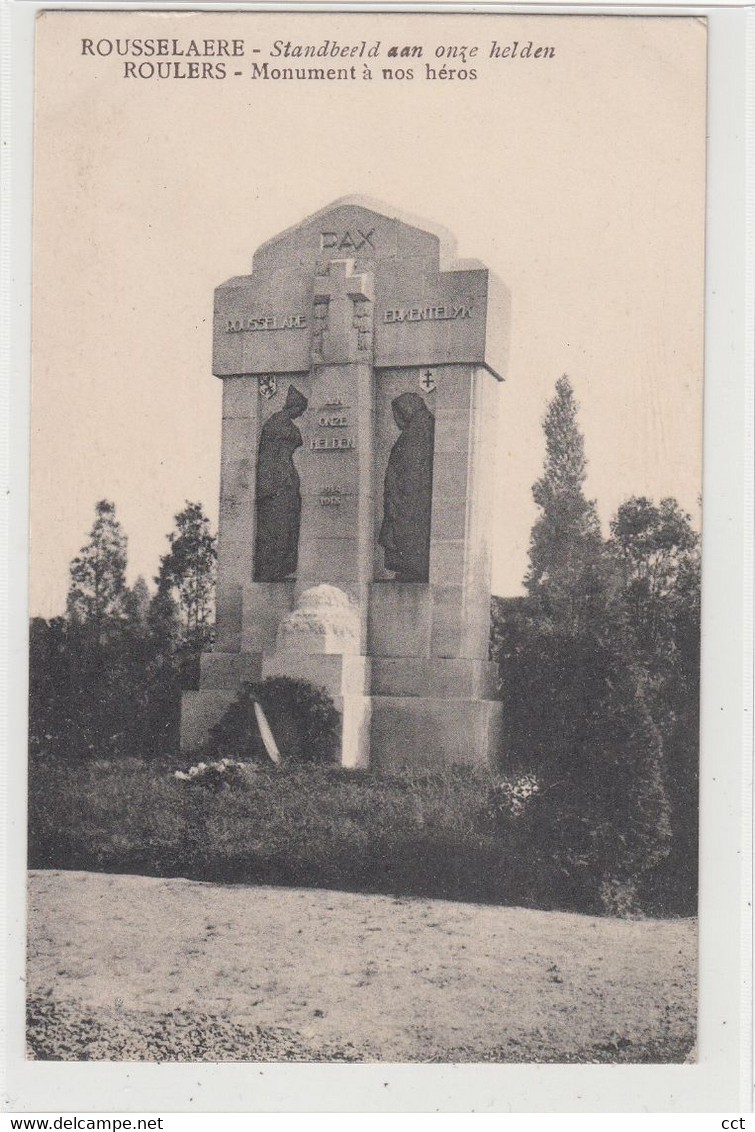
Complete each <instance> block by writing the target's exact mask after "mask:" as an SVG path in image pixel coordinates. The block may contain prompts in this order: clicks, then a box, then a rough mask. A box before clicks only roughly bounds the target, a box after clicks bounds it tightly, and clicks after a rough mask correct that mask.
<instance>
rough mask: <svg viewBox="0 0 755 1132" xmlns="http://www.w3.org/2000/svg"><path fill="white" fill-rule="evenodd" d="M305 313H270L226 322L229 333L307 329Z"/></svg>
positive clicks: (230, 319)
mask: <svg viewBox="0 0 755 1132" xmlns="http://www.w3.org/2000/svg"><path fill="white" fill-rule="evenodd" d="M306 328H307V316H306V315H305V314H268V315H262V316H261V317H259V318H251V317H250V318H229V319H228V320H227V322H226V331H227V333H228V334H238V333H239V331H243V330H249V331H252V330H306Z"/></svg>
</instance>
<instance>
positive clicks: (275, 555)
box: [254, 385, 308, 582]
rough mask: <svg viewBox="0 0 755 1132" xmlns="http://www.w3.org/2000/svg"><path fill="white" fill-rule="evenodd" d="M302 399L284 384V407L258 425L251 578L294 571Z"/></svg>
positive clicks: (275, 578) (278, 576)
mask: <svg viewBox="0 0 755 1132" xmlns="http://www.w3.org/2000/svg"><path fill="white" fill-rule="evenodd" d="M307 404H308V401H307V398H306V397H305V396H304V394H303V393H300V392H299V390H298V389H297V388H296V387H295V386H293V385H289V387H288V394H287V396H286V402H285V404H284V406H283V408H282V409H280V410H279V412H277V413H273V414H272V416H271V417H269V418H268V419H267V421H265V424H264V425H263V426H262V432H261V434H260V443H259V448H258V450H257V500H256V504H257V537H256V540H255V547H254V580H255V582H280V581H283V579H284V578H287V577H288V576H289V574H293V573H295V571H296V565H297V560H298V550H299V523H300V521H301V493H300V491H299V473H298V472H297V470H296V468H295V467H294V461H293V455H294V452H295V451H296V449H297V448H300V447H301V443H302V439H301V433H300V432H299V430H298V428H297V427H296V425H295V424H294V423H293V422H294V420H295V419H296V417H300V416H301V415H302V413H303V412H304V410H305V409H306V407H307Z"/></svg>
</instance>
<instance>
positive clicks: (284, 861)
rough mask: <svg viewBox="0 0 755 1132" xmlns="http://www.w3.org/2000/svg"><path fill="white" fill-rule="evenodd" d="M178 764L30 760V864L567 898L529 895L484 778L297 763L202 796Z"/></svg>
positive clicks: (512, 898) (524, 864)
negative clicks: (494, 822)
mask: <svg viewBox="0 0 755 1132" xmlns="http://www.w3.org/2000/svg"><path fill="white" fill-rule="evenodd" d="M179 765H180V764H179ZM174 769H176V768H175V766H168V765H154V764H152V765H151V764H148V763H145V762H141V761H138V760H135V759H133V760H123V761H120V762H92V763H85V764H82V765H81V766H71V765H70V764H69V765H66V764H64V763H62V762H54V763H47V764H41V765H39V764H38V765H36V766H32V771H31V790H30V801H31V811H30V823H29V825H30V848H29V858H30V865H31V866H32V867H34V868H63V869H89V870H101V871H104V872H120V873H139V874H143V875H148V876H182V877H188V878H191V879H195V880H207V881H224V882H235V883H246V884H251V883H266V884H277V885H295V886H317V887H320V888H338V889H345V890H357V891H366V892H377V893H381V892H382V893H394V894H397V895H415V896H429V897H440V898H444V899H459V900H471V901H492V902H506V903H520V904H536V905H537V904H539V905H540V906H546V907H547V906H548V903H549V899H550V900H551V901H552V903H553V904H554V905H556V906H557V905H558V903H559V899H563V898H564V897H563V894H560V893H555V894H553V896H552V897H549V896H548V894H547V893H544V892H543V891H542V885H541V886H540V888H541V890H540V891H539V890H538V887H537V884H536V881H535V879H534V878H533V876H530V872H531V871H532V870H531V866H530V862H529V861H527V860H520V861H517V860H514V859H511V855H509V859H508V860H507V857H506V851H505V847H504V843H503V841H502V840H501V838H500V836H498V835H496V834H495V832H494V831H493V830H491V829H490V828H489V827H488V826H487V825H486V823H485V820H484V816H483V815H484V810H485V805H486V799H487V792H488V789H489V786H490V780H489V778H488V776H487V775H486V774H483V773H478V774H475V773H472V772H471V771H469V770H463V771H458V772H454V771H449V772H447V773H445V774H443V775H433V776H428V775H425V776H418V775H411V774H406V775H403V776H400V777H395V778H385V777H379V776H377V775H374V774H370V773H368V772H356V771H344V770H342V769H340V768H336V767H301V766H300V767H296V766H293V767H288V768H285V769H283V770H280V771H278V770H275V769H274V768H272V769H270V770H265V769H260V770H254V769H252V770H250V772H249V773H248V775H246V776H245V779H244V782H243V785H242V786H241V787H239V788H237V789H229V788H226V787H224V788H222V789H221V790H220V791H218V792H212V791H209V790H207V789H204V788H201V787H197V786H195V785H190V784H187V783H185V782H180V781H177V780H176V779H175V778H174V777H173V775H172V770H174ZM565 906H567V907H568V906H569V905H568V903H566V905H565Z"/></svg>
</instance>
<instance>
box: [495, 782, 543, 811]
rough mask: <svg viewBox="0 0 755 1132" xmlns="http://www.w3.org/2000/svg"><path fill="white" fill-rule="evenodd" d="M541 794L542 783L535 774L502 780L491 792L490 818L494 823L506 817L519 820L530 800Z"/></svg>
mask: <svg viewBox="0 0 755 1132" xmlns="http://www.w3.org/2000/svg"><path fill="white" fill-rule="evenodd" d="M539 793H540V783H539V782H538V780H537V778H536V776H535V775H534V774H521V775H519V777H518V778H501V779H499V780H498V782H496V784H495V786H494V787H493V788H492V790H491V792H490V797H489V800H488V807H487V810H488V816H489V817H490V818H491V819H493V820H494V821H495V820H497V819H500V818H501V817H504V816H507V817H512V818H518V817H519V816H520V815H521V814H522V813H524V810H525V807H526V805H527V802H528V801H529V799H530V798H532V797H534V795H535V794H539Z"/></svg>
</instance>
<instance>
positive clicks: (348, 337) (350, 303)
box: [312, 259, 374, 364]
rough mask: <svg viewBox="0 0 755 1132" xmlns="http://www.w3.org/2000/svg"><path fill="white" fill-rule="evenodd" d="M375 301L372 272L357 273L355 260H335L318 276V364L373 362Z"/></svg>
mask: <svg viewBox="0 0 755 1132" xmlns="http://www.w3.org/2000/svg"><path fill="white" fill-rule="evenodd" d="M373 299H374V279H373V275H372V272H368V271H363V272H355V270H354V260H353V259H333V260H331V261H330V263H329V264H328V268H327V274H326V275H316V276H315V294H314V301H315V314H314V327H315V331H314V337H313V343H312V352H313V354H314V358H313V360H314V361H317V362H319V363H321V364H322V363H326V364H333V363H336V364H337V363H339V362H356V361H365V362H369V361H370V359H371V355H372V323H373V320H372V306H373Z"/></svg>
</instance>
